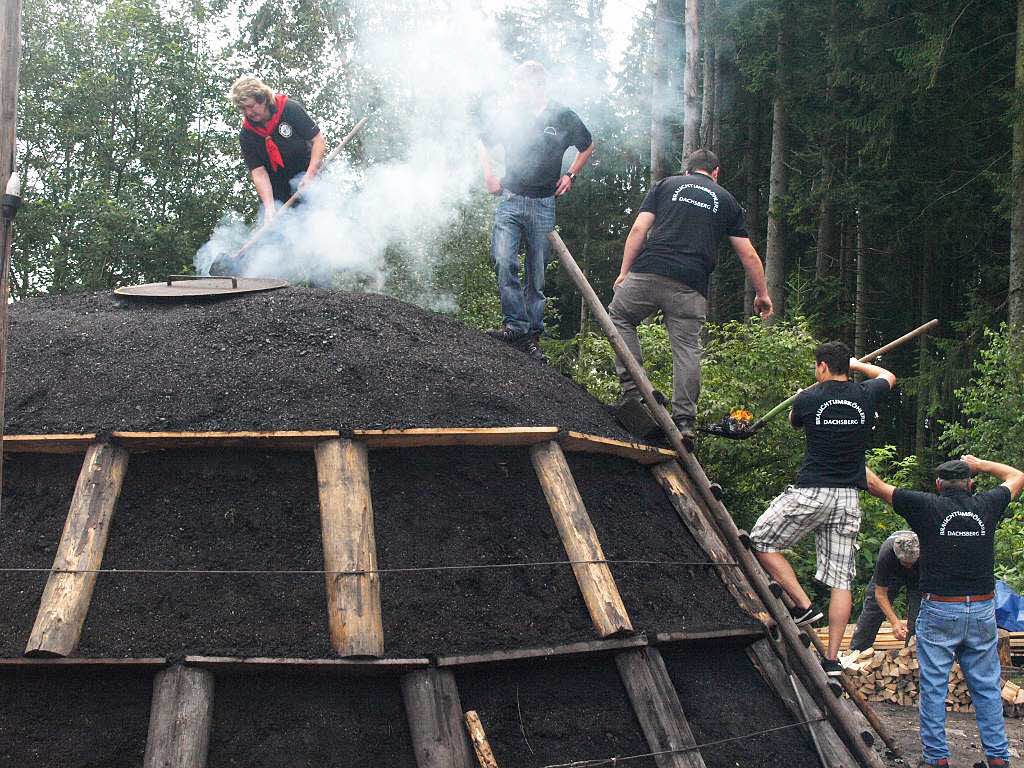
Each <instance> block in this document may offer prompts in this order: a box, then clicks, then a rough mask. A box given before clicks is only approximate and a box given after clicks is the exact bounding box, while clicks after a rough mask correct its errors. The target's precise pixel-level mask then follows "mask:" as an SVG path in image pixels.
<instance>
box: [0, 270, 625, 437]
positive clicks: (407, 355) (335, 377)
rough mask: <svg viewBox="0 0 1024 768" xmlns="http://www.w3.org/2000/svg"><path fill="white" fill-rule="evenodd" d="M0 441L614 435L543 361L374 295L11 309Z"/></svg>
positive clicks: (97, 301) (312, 293) (75, 302)
mask: <svg viewBox="0 0 1024 768" xmlns="http://www.w3.org/2000/svg"><path fill="white" fill-rule="evenodd" d="M10 344H11V347H10V354H9V359H8V372H9V374H8V376H9V379H8V384H7V397H6V416H5V418H6V433H7V434H22V433H24V434H47V433H78V432H105V431H112V430H130V431H166V430H190V431H209V430H236V431H237V430H268V429H289V430H307V429H341V430H351V429H354V428H393V427H432V426H446V427H454V426H467V427H483V426H509V425H515V426H529V425H543V426H548V425H556V426H560V427H564V428H566V429H571V430H577V431H580V432H586V433H590V434H598V435H608V436H611V437H620V438H625V437H626V435H625V433H623V431H622V430H621V428H620V427H619V426H618V425H617V424H616V423H615V421H614V420H613V419H612V418H611V416H610V415H609V414H608V412H607V410H606V409H605V408H604V406H602V405H601V404H600V403H599V402H598V401H597V400H595V399H594V398H592V397H590V396H589V395H588V394H587V392H586V391H585V390H583V389H582V388H581V387H579V386H577V385H576V384H574V383H572V382H571V381H569V380H567V379H566V378H564V377H563V376H561V375H559V374H558V373H557V372H556V371H555V370H554V369H552V368H550V367H548V366H545V365H542V364H539V363H536V362H534V361H531V360H529V359H527V357H526V356H525V355H524V354H523V353H522V352H520V351H518V350H516V349H513V348H512V347H510V346H508V345H506V344H503V343H501V342H498V341H495V340H493V339H490V338H488V337H487V336H486V335H485V334H483V333H480V332H478V331H475V330H472V329H470V328H467V327H465V326H463V325H461V324H459V323H458V322H455V321H453V320H452V319H451V318H450V317H445V316H444V315H439V314H436V313H433V312H428V311H426V310H423V309H420V308H418V307H414V306H412V305H410V304H406V303H404V302H401V301H398V300H396V299H392V298H389V297H387V296H381V295H378V294H365V293H345V292H330V291H325V290H315V289H307V288H285V289H282V290H278V291H273V292H270V293H259V294H249V295H245V296H240V297H237V298H229V299H223V300H206V301H200V302H175V303H161V302H146V301H139V300H133V301H129V300H126V299H121V298H118V297H115V296H114V295H113V294H111V293H102V294H99V293H97V294H87V295H76V296H62V297H54V298H39V299H29V300H26V301H23V302H19V303H17V304H15V305H13V306H12V308H11V342H10Z"/></svg>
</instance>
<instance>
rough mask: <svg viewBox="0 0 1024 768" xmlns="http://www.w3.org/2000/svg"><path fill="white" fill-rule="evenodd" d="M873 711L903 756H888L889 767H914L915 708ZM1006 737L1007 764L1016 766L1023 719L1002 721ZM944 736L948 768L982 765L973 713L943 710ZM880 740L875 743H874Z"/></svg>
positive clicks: (1022, 745)
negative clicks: (948, 754) (887, 729)
mask: <svg viewBox="0 0 1024 768" xmlns="http://www.w3.org/2000/svg"><path fill="white" fill-rule="evenodd" d="M873 706H874V709H875V712H877V713H878V716H879V717H880V718H881V719H882V722H884V723H885V724H886V725H887V726H889V730H890V731H891V732H892V733H893V735H894V737H895V739H896V742H897V744H899V746H900V749H901V750H902V751H903V759H902V760H900V759H893V758H889V760H888V764H889V765H892V766H907V765H909V766H915V765H917V763H918V761H919V760H920V759H921V741H920V738H921V736H920V730H919V728H918V719H917V707H900V706H897V705H895V704H889V703H884V704H881V703H880V704H874V705H873ZM1006 736H1007V738H1008V739H1009V741H1010V763H1011V765H1020V764H1021V762H1020V761H1021V756H1022V755H1024V720H1022V719H1020V718H1012V719H1010V718H1008V719H1007V720H1006ZM946 739H947V741H948V742H949V752H950V761H949V764H950V766H951V767H952V768H971V766H973V765H974V764H975V763H977V762H979V761H981V762H982V764H984V760H985V753H984V752H983V751H982V749H981V739H980V738H979V737H978V725H977V723H976V722H975V720H974V714H973V713H966V712H947V713H946ZM879 743H880V742H876V745H877V744H879Z"/></svg>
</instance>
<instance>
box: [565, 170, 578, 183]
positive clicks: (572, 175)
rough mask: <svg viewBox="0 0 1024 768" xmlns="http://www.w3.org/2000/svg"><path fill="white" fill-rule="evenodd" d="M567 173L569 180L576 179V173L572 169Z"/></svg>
mask: <svg viewBox="0 0 1024 768" xmlns="http://www.w3.org/2000/svg"><path fill="white" fill-rule="evenodd" d="M565 175H566V176H568V177H569V181H576V174H575V173H573V172H572V171H569V172H568V173H567V174H565Z"/></svg>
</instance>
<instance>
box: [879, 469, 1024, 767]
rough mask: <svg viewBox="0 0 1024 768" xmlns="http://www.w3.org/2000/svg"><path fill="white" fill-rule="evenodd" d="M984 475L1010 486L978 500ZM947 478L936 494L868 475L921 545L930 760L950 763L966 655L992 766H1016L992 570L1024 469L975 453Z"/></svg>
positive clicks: (924, 724) (921, 636)
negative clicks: (951, 715) (954, 690)
mask: <svg viewBox="0 0 1024 768" xmlns="http://www.w3.org/2000/svg"><path fill="white" fill-rule="evenodd" d="M978 472H981V473H984V474H988V475H993V476H994V477H995V478H996V479H997V480H1001V481H1002V485H1000V486H998V487H996V488H993V489H992V490H990V491H986V492H985V493H979V494H974V495H972V491H973V489H974V481H973V480H971V475H972V474H974V473H978ZM937 474H938V477H937V479H936V480H935V487H936V490H937V491H938V495H937V496H936V495H934V494H930V493H919V492H917V491H907V490H903V489H902V488H895V487H893V486H891V485H889V484H888V483H886V482H884V481H882V480H881V479H879V477H878V476H877V475H875V474H874V473H873V472H872V471H871V470H870V469H868V470H867V477H868V492H869V493H871V494H872V495H874V496H877V497H878V498H880V499H882V500H883V501H885V502H886V503H888V504H891V505H892V508H893V509H894V510H895V511H896V513H897V514H898V515H900V516H901V517H903V518H904V519H906V521H907V522H908V523H909V524H910V527H911V528H912V529H913V530H914V532H915V533H916V534H917V536H918V538H919V539H920V542H921V558H920V571H921V576H920V588H921V612H920V613H919V614H918V617H917V658H918V662H919V663H920V665H921V687H920V707H919V708H920V718H921V749H922V753H923V754H922V764H924V765H938V766H943V765H949V747H948V745H947V743H946V691H947V686H948V683H949V671H950V669H951V668H952V666H953V660H954V658H956V659H958V660H959V661H960V669H961V670H963V673H964V677H966V678H967V684H968V686H969V687H970V689H971V700H972V702H973V704H974V711H975V717H976V718H977V721H978V732H979V733H980V735H981V743H982V746H983V747H984V748H985V756H986V760H987V761H988V765H989V766H1008V765H1009V764H1010V763H1009V759H1010V752H1009V744H1008V743H1007V740H1006V724H1005V723H1004V721H1003V702H1002V700H1001V699H1000V696H999V682H1000V679H999V674H1000V667H999V654H998V652H997V650H996V640H997V633H996V616H995V600H994V599H993V598H994V597H995V595H994V591H995V578H994V576H993V573H992V571H993V567H994V563H995V535H996V526H997V525H999V521H1000V520H1001V519H1002V518H1003V515H1004V514H1005V513H1006V507H1007V505H1008V504H1009V503H1010V502H1011V501H1013V500H1014V499H1016V498H1017V496H1018V495H1020V492H1021V490H1022V489H1024V472H1021V471H1020V470H1019V469H1014V468H1013V467H1010V466H1007V465H1006V464H999V463H998V462H995V461H985V460H983V459H978V458H975V457H974V456H970V455H967V456H961V457H960V460H958V461H956V460H954V461H947V462H945V463H944V464H940V465H939V467H938V470H937Z"/></svg>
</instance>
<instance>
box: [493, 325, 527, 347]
mask: <svg viewBox="0 0 1024 768" xmlns="http://www.w3.org/2000/svg"><path fill="white" fill-rule="evenodd" d="M487 335H488V336H490V337H491V338H492V339H497V340H498V341H504V342H505V343H506V344H517V343H519V342H520V341H521V340H522V339H523V334H521V333H518V332H517V331H513V330H512V329H511V328H509V327H508V326H507V325H503V326H501V328H494V329H492V330H490V331H488V332H487Z"/></svg>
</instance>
